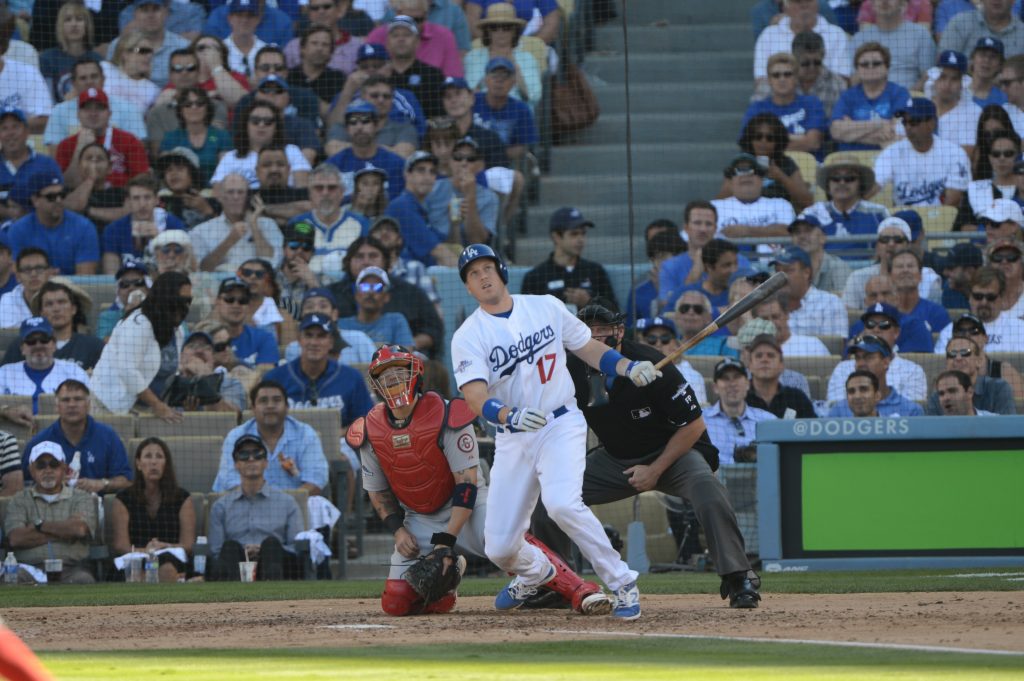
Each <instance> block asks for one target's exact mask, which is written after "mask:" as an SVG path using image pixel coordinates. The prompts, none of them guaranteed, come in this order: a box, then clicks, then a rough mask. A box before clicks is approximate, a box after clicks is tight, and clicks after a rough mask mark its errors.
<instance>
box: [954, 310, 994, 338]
mask: <svg viewBox="0 0 1024 681" xmlns="http://www.w3.org/2000/svg"><path fill="white" fill-rule="evenodd" d="M966 330H970V331H981V332H982V333H986V331H985V324H984V323H983V322H982V321H981V319H979V318H978V317H977V316H976V315H973V314H971V313H970V312H966V313H964V314H962V315H960V316H959V317H957V319H956V321H955V322H953V333H956V332H957V331H966Z"/></svg>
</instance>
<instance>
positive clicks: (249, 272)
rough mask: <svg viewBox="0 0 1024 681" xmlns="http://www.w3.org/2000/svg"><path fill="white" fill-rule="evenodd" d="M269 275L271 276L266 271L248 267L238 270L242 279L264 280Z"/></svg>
mask: <svg viewBox="0 0 1024 681" xmlns="http://www.w3.org/2000/svg"><path fill="white" fill-rule="evenodd" d="M267 274H269V272H267V271H266V270H254V269H250V268H248V267H240V268H238V276H240V277H242V278H243V279H249V278H250V277H256V278H258V279H262V278H263V277H265V276H267Z"/></svg>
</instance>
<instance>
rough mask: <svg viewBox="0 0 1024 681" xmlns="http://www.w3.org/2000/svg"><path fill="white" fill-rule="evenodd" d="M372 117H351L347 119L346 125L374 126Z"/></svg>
mask: <svg viewBox="0 0 1024 681" xmlns="http://www.w3.org/2000/svg"><path fill="white" fill-rule="evenodd" d="M372 124H373V117H372V116H349V117H348V118H346V119H345V125H372Z"/></svg>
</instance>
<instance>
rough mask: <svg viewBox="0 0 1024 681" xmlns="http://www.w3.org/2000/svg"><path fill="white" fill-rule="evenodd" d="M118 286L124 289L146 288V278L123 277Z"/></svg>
mask: <svg viewBox="0 0 1024 681" xmlns="http://www.w3.org/2000/svg"><path fill="white" fill-rule="evenodd" d="M117 287H118V288H119V289H121V290H122V291H126V290H128V289H130V288H146V280H145V279H122V280H121V281H119V282H117Z"/></svg>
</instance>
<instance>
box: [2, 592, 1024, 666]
mask: <svg viewBox="0 0 1024 681" xmlns="http://www.w3.org/2000/svg"><path fill="white" fill-rule="evenodd" d="M641 604H642V606H643V617H641V618H640V619H639V620H637V621H635V622H620V621H617V620H615V619H614V618H611V617H608V616H602V617H584V616H581V615H577V614H575V613H572V612H570V611H568V610H522V611H515V612H503V613H499V612H496V611H495V610H494V607H493V599H492V598H488V597H474V598H460V599H459V602H458V604H457V605H456V608H455V611H454V612H452V613H450V614H448V615H430V616H420V617H401V618H399V617H389V616H387V615H385V614H383V613H382V612H381V611H380V603H379V601H378V600H377V599H344V600H342V599H330V600H319V601H318V600H302V601H264V602H257V603H216V604H208V605H206V604H198V603H189V604H175V605H153V606H114V607H68V608H9V609H6V610H5V611H4V618H5V619H6V620H7V623H8V625H9V626H10V627H11V628H12V629H13V630H14V631H15V632H17V633H18V634H19V635H21V636H22V637H23V638H24V639H25V641H26V643H28V644H29V645H30V646H31V647H32V648H33V649H35V650H42V651H57V650H81V651H98V650H159V649H183V648H253V649H255V648H294V647H307V646H308V647H363V646H372V645H388V646H392V645H394V646H397V645H418V644H431V645H437V644H438V643H442V644H443V643H447V642H451V643H459V644H464V643H465V642H466V641H467V640H472V641H474V642H478V643H503V642H523V641H536V640H544V641H552V640H584V639H590V640H593V639H595V638H597V637H600V638H606V637H608V636H614V635H625V636H636V635H643V636H670V635H678V636H720V635H723V634H725V635H728V636H730V637H744V638H756V639H791V640H801V641H836V642H858V643H867V644H883V645H892V644H897V645H908V646H929V647H936V648H944V649H961V650H962V649H984V650H990V651H1014V652H1019V653H1024V592H964V593H958V592H942V593H903V594H901V593H888V594H841V595H806V594H765V595H764V600H763V601H762V605H761V607H760V608H758V609H756V610H731V609H730V608H729V607H728V606H727V605H725V603H724V601H721V600H719V599H718V597H717V595H685V596H681V595H670V596H658V595H652V596H646V595H645V596H643V598H642V601H641ZM82 632H89V633H88V635H83V634H82Z"/></svg>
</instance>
